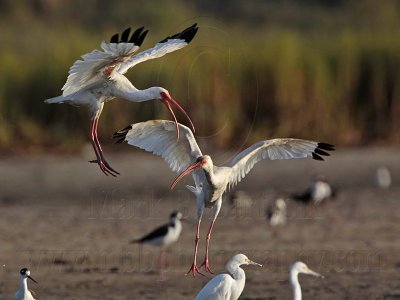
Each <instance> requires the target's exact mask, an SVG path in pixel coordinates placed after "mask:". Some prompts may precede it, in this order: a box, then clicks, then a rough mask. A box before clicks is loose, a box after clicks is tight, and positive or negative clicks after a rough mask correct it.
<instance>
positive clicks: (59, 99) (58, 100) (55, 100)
mask: <svg viewBox="0 0 400 300" xmlns="http://www.w3.org/2000/svg"><path fill="white" fill-rule="evenodd" d="M66 100H67V99H65V97H64V96H58V97H54V98H50V99H46V100H44V102H45V103H47V104H52V103H63V102H64V101H66Z"/></svg>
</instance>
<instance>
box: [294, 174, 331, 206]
mask: <svg viewBox="0 0 400 300" xmlns="http://www.w3.org/2000/svg"><path fill="white" fill-rule="evenodd" d="M335 196H336V193H335V190H334V189H333V187H332V186H331V184H330V183H329V181H328V180H327V179H326V178H325V176H322V175H318V176H314V178H313V179H312V182H311V186H310V187H309V188H308V189H306V190H305V191H304V192H302V193H297V194H293V195H292V196H291V197H290V198H291V199H293V200H295V201H298V202H303V203H307V204H308V203H312V204H314V205H319V204H321V203H323V202H324V201H326V200H327V199H329V198H334V197H335Z"/></svg>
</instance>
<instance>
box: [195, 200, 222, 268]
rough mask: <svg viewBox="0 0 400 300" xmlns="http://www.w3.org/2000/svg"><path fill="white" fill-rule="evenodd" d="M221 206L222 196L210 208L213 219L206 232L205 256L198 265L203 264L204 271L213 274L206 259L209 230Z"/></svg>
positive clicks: (208, 245)
mask: <svg viewBox="0 0 400 300" xmlns="http://www.w3.org/2000/svg"><path fill="white" fill-rule="evenodd" d="M221 206H222V198H219V199H218V200H217V201H216V202H215V204H214V206H213V207H212V208H211V210H212V214H213V219H212V222H211V225H210V229H208V233H207V240H206V256H205V258H204V262H203V263H202V264H201V266H200V268H201V267H202V266H204V268H205V269H206V271H207V272H209V273H211V274H214V273H213V271H211V268H210V263H209V261H208V250H209V248H210V238H211V231H212V229H213V227H214V223H215V220H216V219H217V217H218V214H219V211H220V210H221Z"/></svg>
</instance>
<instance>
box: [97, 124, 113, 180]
mask: <svg viewBox="0 0 400 300" xmlns="http://www.w3.org/2000/svg"><path fill="white" fill-rule="evenodd" d="M98 126H99V118H95V129H94V140H95V143H96V145H97V148H98V149H99V152H100V157H101V161H102V162H103V163H104V165H105V166H106V167H107V168H108V171H109V172H110V171H111V172H114V173H116V174H118V175H119V172H117V171H115V170H114V169H113V168H111V166H110V165H109V164H108V162H107V161H106V159H105V158H104V155H103V150H102V149H101V145H100V141H99V138H98V135H97V127H98ZM111 175H113V176H114V177H115V175H114V174H111Z"/></svg>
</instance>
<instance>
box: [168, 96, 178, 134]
mask: <svg viewBox="0 0 400 300" xmlns="http://www.w3.org/2000/svg"><path fill="white" fill-rule="evenodd" d="M164 104H165V106H166V107H167V109H168V110H169V112H170V113H171V115H172V117H173V118H174V122H175V128H176V139H177V140H179V126H178V121H177V120H176V117H175V114H174V111H173V110H172V108H171V105H170V104H169V102H168V100H165V101H164Z"/></svg>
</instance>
